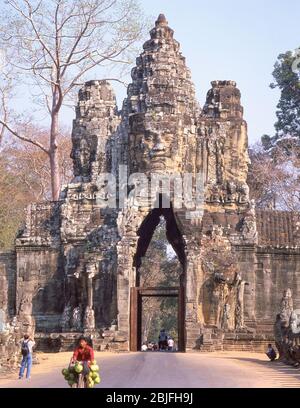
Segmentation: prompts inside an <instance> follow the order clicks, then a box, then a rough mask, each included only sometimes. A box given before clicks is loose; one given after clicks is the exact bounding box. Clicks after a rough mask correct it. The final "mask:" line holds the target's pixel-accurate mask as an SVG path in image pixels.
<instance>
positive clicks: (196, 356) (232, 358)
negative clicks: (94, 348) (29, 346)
mask: <svg viewBox="0 0 300 408" xmlns="http://www.w3.org/2000/svg"><path fill="white" fill-rule="evenodd" d="M45 356H46V357H45ZM69 358H70V353H60V354H59V356H58V357H57V355H56V356H54V357H53V355H45V354H44V355H43V358H40V361H41V364H39V365H35V366H34V367H33V374H32V378H31V380H14V379H13V380H8V379H2V380H1V379H0V388H16V387H19V388H23V387H32V388H65V387H67V386H68V385H67V383H66V382H65V381H64V379H63V377H62V375H61V369H62V368H63V367H64V366H65V364H64V362H65V361H68V359H69ZM96 358H97V361H98V362H99V363H100V371H101V377H102V382H101V383H100V384H99V385H98V386H97V388H101V387H104V388H106V387H107V388H141V387H145V388H154V387H158V388H166V387H169V388H179V387H183V388H184V387H191V388H202V387H210V388H214V387H222V388H228V387H235V388H240V387H247V388H261V387H300V370H299V369H295V368H291V367H288V366H285V365H283V364H281V363H279V362H274V363H271V362H269V361H267V360H266V359H265V357H264V355H263V354H251V353H243V352H235V353H232V352H222V353H185V354H181V353H166V352H156V353H151V352H146V353H124V354H110V353H109V354H106V353H97V354H96ZM53 359H56V360H55V361H54V360H53ZM43 360H45V361H43Z"/></svg>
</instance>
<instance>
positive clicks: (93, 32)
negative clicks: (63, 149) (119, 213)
mask: <svg viewBox="0 0 300 408" xmlns="http://www.w3.org/2000/svg"><path fill="white" fill-rule="evenodd" d="M145 27H146V25H145V20H144V17H143V15H142V12H141V9H140V7H139V5H138V3H137V2H136V0H82V1H78V0H7V1H6V2H5V6H4V7H3V8H2V15H1V23H0V47H1V50H2V52H3V53H4V54H5V61H6V64H7V67H8V71H7V72H8V73H9V75H10V77H11V78H12V80H16V81H15V82H16V83H18V82H19V81H20V80H22V83H23V84H24V83H26V85H27V86H30V88H31V90H32V93H33V96H34V98H35V102H37V103H38V104H39V105H41V106H42V107H44V108H46V110H47V112H48V114H49V115H50V131H49V143H48V146H46V145H45V144H43V143H42V142H41V141H40V140H38V138H36V137H28V136H27V135H26V134H24V132H23V131H22V127H23V123H21V121H20V120H19V126H18V125H16V124H15V122H14V123H12V122H11V121H9V118H8V117H7V114H6V113H7V112H8V111H7V109H6V108H5V107H6V106H7V105H6V102H7V101H6V100H5V92H4V93H2V96H4V98H3V97H2V105H3V107H4V108H3V107H2V112H1V118H0V124H1V125H2V130H1V135H3V132H4V129H5V130H6V131H7V132H9V133H10V134H12V135H14V136H15V137H17V138H19V139H21V140H23V141H26V142H28V143H30V144H32V145H35V146H37V147H38V148H39V149H41V150H42V151H43V152H44V153H46V154H47V155H48V157H49V160H50V168H51V187H52V198H53V200H58V198H59V192H60V171H59V160H58V147H59V146H58V135H59V129H60V113H61V108H62V106H63V104H65V103H67V100H68V97H70V95H71V93H72V91H74V88H75V87H77V86H78V85H80V84H81V83H82V82H83V81H84V80H85V77H86V74H87V73H90V71H91V70H95V69H96V68H97V67H99V66H100V67H102V68H103V67H104V68H105V67H106V68H107V67H108V65H111V66H114V67H115V66H116V64H117V65H120V66H124V64H128V63H130V62H131V56H132V51H133V49H134V45H135V44H136V42H137V41H139V40H140V39H141V38H142V36H143V35H144V29H145ZM103 79H104V78H103ZM105 79H109V78H105Z"/></svg>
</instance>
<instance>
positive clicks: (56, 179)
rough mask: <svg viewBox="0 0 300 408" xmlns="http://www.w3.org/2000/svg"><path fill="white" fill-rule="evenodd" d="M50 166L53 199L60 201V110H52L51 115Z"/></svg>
mask: <svg viewBox="0 0 300 408" xmlns="http://www.w3.org/2000/svg"><path fill="white" fill-rule="evenodd" d="M50 132H51V133H50V149H49V156H50V168H51V189H52V200H53V201H58V199H59V193H60V168H59V160H58V146H57V137H58V132H59V126H58V112H52V115H51V130H50Z"/></svg>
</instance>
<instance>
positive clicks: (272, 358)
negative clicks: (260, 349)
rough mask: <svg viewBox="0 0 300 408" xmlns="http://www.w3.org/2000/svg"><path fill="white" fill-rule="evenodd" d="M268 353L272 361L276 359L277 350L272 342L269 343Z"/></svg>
mask: <svg viewBox="0 0 300 408" xmlns="http://www.w3.org/2000/svg"><path fill="white" fill-rule="evenodd" d="M266 355H267V356H268V357H269V359H270V360H271V361H274V360H275V359H276V357H277V354H276V351H275V350H274V348H273V346H272V344H268V349H267V352H266Z"/></svg>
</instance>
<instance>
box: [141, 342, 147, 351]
mask: <svg viewBox="0 0 300 408" xmlns="http://www.w3.org/2000/svg"><path fill="white" fill-rule="evenodd" d="M142 351H148V346H147V344H146V343H144V344H143V345H142Z"/></svg>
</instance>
